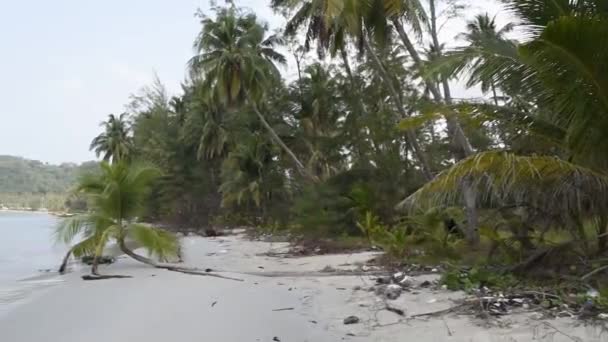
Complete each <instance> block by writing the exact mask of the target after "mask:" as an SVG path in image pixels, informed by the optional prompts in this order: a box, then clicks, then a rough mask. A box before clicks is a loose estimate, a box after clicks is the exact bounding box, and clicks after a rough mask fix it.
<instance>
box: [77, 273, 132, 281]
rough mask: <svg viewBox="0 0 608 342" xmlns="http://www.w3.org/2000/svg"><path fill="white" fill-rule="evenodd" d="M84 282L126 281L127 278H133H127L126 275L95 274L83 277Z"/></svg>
mask: <svg viewBox="0 0 608 342" xmlns="http://www.w3.org/2000/svg"><path fill="white" fill-rule="evenodd" d="M81 278H82V280H104V279H125V278H133V277H131V276H125V275H94V274H87V275H83V276H82V277H81Z"/></svg>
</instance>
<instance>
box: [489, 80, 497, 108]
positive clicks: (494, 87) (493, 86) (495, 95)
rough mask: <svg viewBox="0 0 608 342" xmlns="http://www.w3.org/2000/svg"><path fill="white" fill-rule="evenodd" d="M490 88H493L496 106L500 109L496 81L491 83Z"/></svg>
mask: <svg viewBox="0 0 608 342" xmlns="http://www.w3.org/2000/svg"><path fill="white" fill-rule="evenodd" d="M490 87H492V97H493V98H494V105H495V106H496V107H498V94H497V93H496V85H495V84H494V81H493V80H492V81H490Z"/></svg>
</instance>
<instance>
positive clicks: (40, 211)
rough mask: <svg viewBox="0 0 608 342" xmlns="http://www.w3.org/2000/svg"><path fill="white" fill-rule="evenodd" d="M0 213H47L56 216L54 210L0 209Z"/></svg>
mask: <svg viewBox="0 0 608 342" xmlns="http://www.w3.org/2000/svg"><path fill="white" fill-rule="evenodd" d="M0 213H24V214H47V215H51V216H56V215H55V213H54V212H52V211H44V210H25V209H0Z"/></svg>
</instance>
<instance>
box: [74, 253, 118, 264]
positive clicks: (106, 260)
mask: <svg viewBox="0 0 608 342" xmlns="http://www.w3.org/2000/svg"><path fill="white" fill-rule="evenodd" d="M93 259H95V257H94V256H92V255H85V256H83V257H82V258H80V261H82V263H84V264H87V265H89V266H90V265H93ZM114 262H116V259H115V258H113V257H110V256H100V257H99V258H97V263H98V264H100V265H109V264H113V263H114Z"/></svg>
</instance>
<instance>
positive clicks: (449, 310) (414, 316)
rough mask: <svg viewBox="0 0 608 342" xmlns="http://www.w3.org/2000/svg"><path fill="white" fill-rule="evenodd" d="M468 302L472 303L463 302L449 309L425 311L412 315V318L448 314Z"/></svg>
mask: <svg viewBox="0 0 608 342" xmlns="http://www.w3.org/2000/svg"><path fill="white" fill-rule="evenodd" d="M466 304H470V303H462V304H458V305H456V306H452V307H451V308H447V309H443V310H438V311H431V312H425V313H421V314H416V315H411V316H410V318H417V317H432V316H442V315H446V314H449V313H451V312H454V311H456V310H457V309H460V308H462V307H463V306H465V305H466Z"/></svg>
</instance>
